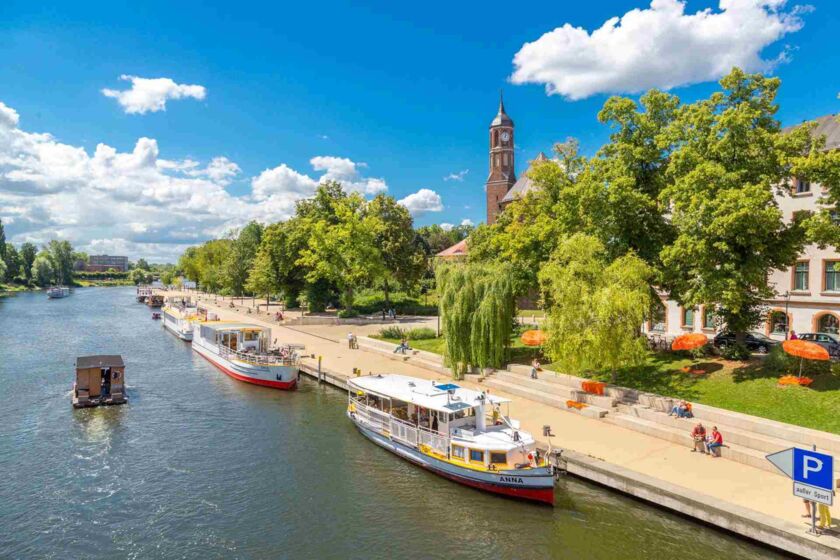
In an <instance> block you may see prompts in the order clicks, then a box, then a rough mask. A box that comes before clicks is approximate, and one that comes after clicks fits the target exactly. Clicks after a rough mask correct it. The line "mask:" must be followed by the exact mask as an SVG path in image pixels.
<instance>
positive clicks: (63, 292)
mask: <svg viewBox="0 0 840 560" xmlns="http://www.w3.org/2000/svg"><path fill="white" fill-rule="evenodd" d="M69 295H70V288H68V287H67V286H53V287H52V288H48V289H47V297H48V298H50V299H58V298H63V297H67V296H69Z"/></svg>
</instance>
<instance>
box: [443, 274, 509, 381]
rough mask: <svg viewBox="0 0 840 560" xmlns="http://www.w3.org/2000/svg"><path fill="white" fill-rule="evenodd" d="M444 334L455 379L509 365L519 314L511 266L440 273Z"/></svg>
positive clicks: (449, 362) (448, 358)
mask: <svg viewBox="0 0 840 560" xmlns="http://www.w3.org/2000/svg"><path fill="white" fill-rule="evenodd" d="M437 286H438V291H439V294H440V298H439V300H440V309H439V312H440V317H441V330H442V333H443V337H444V340H445V341H446V345H445V352H446V360H447V364H448V365H449V367H450V368H451V369H452V375H453V377H454V378H455V379H461V378H463V376H464V374H466V373H467V372H468V371H469V370H470V368H471V367H479V368H486V367H501V366H502V365H503V364H504V362H505V353H506V351H507V348H508V345H509V341H510V335H511V330H512V328H513V316H514V311H515V306H514V298H513V293H514V292H513V282H512V274H511V270H510V267H509V266H505V265H478V264H469V265H463V264H455V265H448V266H441V267H439V268H438V270H437Z"/></svg>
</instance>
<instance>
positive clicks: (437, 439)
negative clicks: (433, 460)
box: [351, 399, 449, 456]
mask: <svg viewBox="0 0 840 560" xmlns="http://www.w3.org/2000/svg"><path fill="white" fill-rule="evenodd" d="M351 402H352V403H353V405H354V408H355V411H356V414H357V415H358V417H359V419H360V420H361V421H362V422H364V423H365V424H368V425H370V426H371V427H374V428H376V429H378V430H380V431H383V430H388V432H389V433H390V434H391V438H392V439H395V440H397V441H400V442H402V443H405V444H408V445H411V446H414V447H417V446H420V445H425V446H428V447H429V448H430V449H432V450H434V451H435V452H436V453H439V454H441V455H447V456H448V455H449V438H448V437H447V436H446V435H444V434H442V433H440V432H437V431H435V430H430V429H429V428H425V427H423V426H416V425H414V424H411V423H410V422H406V421H405V420H400V419H399V418H394V417H393V416H391V415H390V414H388V413H387V412H382V411H381V410H378V409H376V408H373V407H370V406H367V405H365V404H364V403H362V402H361V401H359V400H358V399H351Z"/></svg>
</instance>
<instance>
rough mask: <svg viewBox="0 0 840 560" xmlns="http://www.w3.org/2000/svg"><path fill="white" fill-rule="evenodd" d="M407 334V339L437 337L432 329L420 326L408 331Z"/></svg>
mask: <svg viewBox="0 0 840 560" xmlns="http://www.w3.org/2000/svg"><path fill="white" fill-rule="evenodd" d="M407 336H408V339H409V340H428V339H431V338H437V333H436V332H435V331H434V329H430V328H428V327H420V328H416V329H411V330H410V331H408V333H407Z"/></svg>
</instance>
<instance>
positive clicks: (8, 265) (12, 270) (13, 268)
mask: <svg viewBox="0 0 840 560" xmlns="http://www.w3.org/2000/svg"><path fill="white" fill-rule="evenodd" d="M3 261H4V264H5V269H6V271H5V275H4V276H0V279H4V278H5V280H6V281H7V282H12V281H13V280H14V279H15V278H17V277H18V275H19V274H20V265H21V259H20V254H19V253H18V251H17V249H15V246H14V245H12V244H11V243H6V252H5V256H4V257H3Z"/></svg>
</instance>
